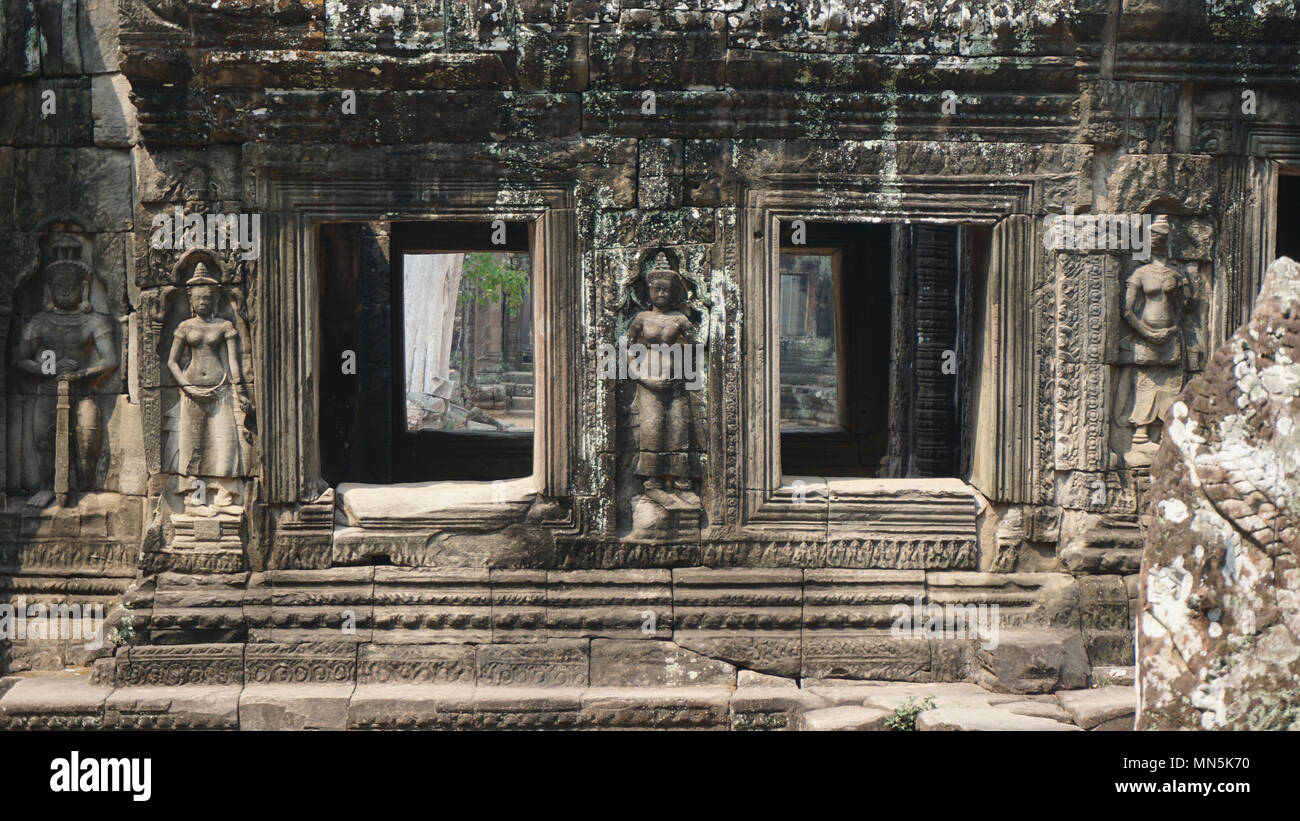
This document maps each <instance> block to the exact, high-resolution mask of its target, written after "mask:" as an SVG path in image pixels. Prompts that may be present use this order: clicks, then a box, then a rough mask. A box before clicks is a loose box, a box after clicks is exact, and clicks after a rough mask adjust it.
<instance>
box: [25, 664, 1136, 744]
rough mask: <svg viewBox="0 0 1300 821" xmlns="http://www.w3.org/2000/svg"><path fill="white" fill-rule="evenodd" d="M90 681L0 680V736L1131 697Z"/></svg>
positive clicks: (988, 705)
mask: <svg viewBox="0 0 1300 821" xmlns="http://www.w3.org/2000/svg"><path fill="white" fill-rule="evenodd" d="M102 679H103V670H102V668H101V669H100V670H96V671H93V672H92V671H91V670H87V669H82V670H79V671H66V672H62V673H41V674H24V675H21V676H10V677H8V678H5V679H0V729H210V730H354V729H386V730H421V729H440V730H541V729H557V730H601V729H682V730H685V729H691V730H886V729H888V727H887V726H886V723H887V722H888V721H889V719H890V717H891V716H893V715H895V714H896V712H895V711H896V710H898V708H899V707H902V706H904V705H905V704H906V703H907V700H908V699H912V700H913V702H919V701H922V700H924V699H926V698H927V697H929V698H931V699H932V703H933V707H932V708H931V709H927V710H925V711H922V712H920V713H919V715H917V716H916V719H915V728H916V729H918V730H930V731H933V730H1036V731H1078V730H1081V729H1083V730H1127V729H1131V728H1132V726H1133V714H1134V705H1135V703H1136V695H1135V694H1134V691H1133V689H1132V688H1131V687H1118V686H1117V687H1102V688H1098V689H1093V690H1079V691H1068V692H1061V693H1057V694H1056V695H1055V696H1051V695H1048V696H1012V695H997V694H993V693H988V692H986V691H984V690H982V689H981V688H979V687H977V686H975V685H973V684H964V683H955V684H954V683H934V684H897V683H883V682H875V683H860V682H847V681H841V680H815V681H804V682H795V681H793V680H790V679H783V678H780V677H777V676H766V675H762V674H758V673H750V672H748V671H740V673H739V674H738V675H737V676H736V679H735V684H725V683H717V682H716V681H715V680H709V682H708V683H702V684H699V685H695V684H685V685H681V686H671V685H670V686H653V685H650V684H647V685H644V686H620V687H610V686H560V687H547V686H509V685H503V686H491V685H485V686H479V685H475V684H455V683H440V684H438V683H430V682H407V683H392V682H389V683H373V682H371V683H363V684H357V683H328V682H327V683H315V682H313V683H269V684H268V683H248V684H162V685H155V684H145V685H132V684H127V685H115V684H109V683H101V682H102Z"/></svg>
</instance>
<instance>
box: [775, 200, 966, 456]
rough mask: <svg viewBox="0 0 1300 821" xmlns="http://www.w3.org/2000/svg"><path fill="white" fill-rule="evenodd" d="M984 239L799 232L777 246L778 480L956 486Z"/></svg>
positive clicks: (851, 227)
mask: <svg viewBox="0 0 1300 821" xmlns="http://www.w3.org/2000/svg"><path fill="white" fill-rule="evenodd" d="M987 236H988V231H987V230H985V229H981V228H972V227H968V226H944V225H929V224H897V225H888V224H875V223H805V225H804V235H803V238H804V239H805V242H803V243H802V244H799V245H795V244H794V243H793V236H792V234H791V226H790V225H783V226H782V233H781V247H780V294H779V300H778V316H777V318H776V321H777V322H778V323H779V326H780V378H781V390H780V405H781V407H780V419H781V471H782V473H784V474H786V475H816V476H861V477H941V476H964V475H966V474H967V473H968V472H969V459H970V449H971V448H970V433H969V430H968V428H969V424H968V421H967V418H966V417H967V415H968V413H969V411H968V407H969V399H968V397H969V394H970V387H971V386H970V377H971V370H972V368H973V367H974V363H975V361H976V358H975V357H974V356H973V355H972V342H973V333H974V328H973V326H972V322H971V317H972V316H973V315H974V310H973V309H974V308H975V307H977V306H975V304H974V295H975V293H976V289H975V288H974V282H973V279H974V278H973V275H972V274H973V272H974V271H976V270H980V269H981V266H982V264H983V263H982V262H981V261H980V258H981V257H982V255H983V254H984V253H985V247H986V244H987Z"/></svg>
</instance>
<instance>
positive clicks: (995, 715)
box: [916, 707, 1080, 732]
mask: <svg viewBox="0 0 1300 821" xmlns="http://www.w3.org/2000/svg"><path fill="white" fill-rule="evenodd" d="M916 729H918V730H929V731H934V730H986V731H987V730H993V731H997V730H1029V731H1046V732H1069V731H1075V732H1079V731H1080V730H1079V728H1078V727H1075V726H1074V725H1073V724H1063V723H1061V722H1059V721H1053V720H1052V719H1050V718H1038V717H1037V716H1022V715H1018V714H1016V713H1012V712H1010V711H1008V710H1002V709H999V708H997V707H944V708H942V709H938V710H927V711H925V712H924V713H921V714H920V715H919V716H917V717H916Z"/></svg>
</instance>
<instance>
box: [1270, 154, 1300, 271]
mask: <svg viewBox="0 0 1300 821" xmlns="http://www.w3.org/2000/svg"><path fill="white" fill-rule="evenodd" d="M1273 237H1274V241H1275V243H1276V253H1274V254H1273V257H1274V258H1276V257H1291V259H1294V260H1300V169H1294V170H1290V171H1289V172H1288V171H1283V172H1282V173H1279V174H1278V177H1277V199H1276V204H1275V208H1274V211H1273Z"/></svg>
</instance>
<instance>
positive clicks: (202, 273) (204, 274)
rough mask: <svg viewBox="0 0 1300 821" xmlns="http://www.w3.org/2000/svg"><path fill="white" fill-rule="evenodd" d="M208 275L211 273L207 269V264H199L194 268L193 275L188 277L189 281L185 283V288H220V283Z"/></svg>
mask: <svg viewBox="0 0 1300 821" xmlns="http://www.w3.org/2000/svg"><path fill="white" fill-rule="evenodd" d="M210 274H211V272H210V271H209V269H208V264H207V263H206V262H200V263H199V264H197V265H195V266H194V274H193V276H191V277H190V279H189V281H188V282H186V283H185V287H187V288H193V287H194V286H196V285H207V286H208V287H211V288H220V287H221V283H220V282H218V281H217V280H215V279H213V278H212V276H211V275H210Z"/></svg>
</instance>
